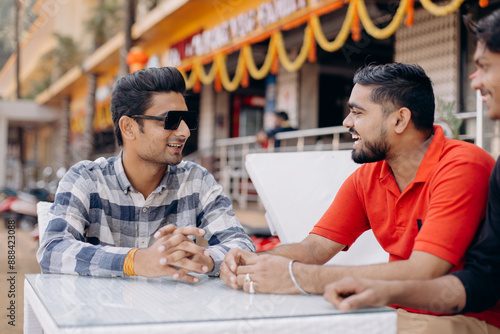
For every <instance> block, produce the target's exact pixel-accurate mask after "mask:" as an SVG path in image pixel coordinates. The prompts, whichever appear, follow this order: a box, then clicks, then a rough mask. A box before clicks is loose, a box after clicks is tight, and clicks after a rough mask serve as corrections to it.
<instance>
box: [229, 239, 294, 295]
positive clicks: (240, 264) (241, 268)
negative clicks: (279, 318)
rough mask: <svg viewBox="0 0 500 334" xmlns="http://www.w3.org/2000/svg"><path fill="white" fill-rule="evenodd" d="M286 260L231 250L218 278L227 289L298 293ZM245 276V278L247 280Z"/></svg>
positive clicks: (280, 257)
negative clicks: (228, 287)
mask: <svg viewBox="0 0 500 334" xmlns="http://www.w3.org/2000/svg"><path fill="white" fill-rule="evenodd" d="M289 263H290V259H288V258H285V257H282V256H278V255H267V254H263V255H257V254H255V253H252V252H248V251H245V250H241V249H236V248H235V249H231V250H230V251H229V252H228V253H227V254H226V257H225V258H224V261H223V262H222V264H221V267H220V269H221V275H220V278H221V279H222V280H223V281H224V282H225V283H226V284H227V285H228V286H230V287H231V288H233V289H240V288H242V289H243V290H244V291H246V292H249V290H250V281H252V287H253V289H254V290H255V291H256V292H259V293H280V294H292V293H299V290H298V289H297V288H296V287H295V285H294V284H293V281H292V279H291V277H290V275H289V273H288V264H289ZM247 274H248V277H249V279H246V278H247Z"/></svg>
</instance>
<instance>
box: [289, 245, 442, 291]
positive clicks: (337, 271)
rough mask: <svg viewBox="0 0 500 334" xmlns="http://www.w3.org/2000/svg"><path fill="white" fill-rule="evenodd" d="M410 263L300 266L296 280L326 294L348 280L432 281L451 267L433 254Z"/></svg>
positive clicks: (424, 255)
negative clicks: (326, 290)
mask: <svg viewBox="0 0 500 334" xmlns="http://www.w3.org/2000/svg"><path fill="white" fill-rule="evenodd" d="M419 255H421V256H418V255H416V256H413V255H412V257H413V258H410V259H408V260H402V261H393V262H389V263H380V264H372V265H364V266H318V265H306V264H303V263H298V264H297V266H296V268H297V269H296V272H295V275H296V278H297V280H298V283H299V285H300V286H301V287H302V288H303V289H305V290H306V291H307V292H310V293H317V294H323V293H324V292H325V291H324V289H325V286H326V285H327V284H329V283H332V282H336V281H338V280H340V279H342V278H344V277H349V276H350V277H358V278H369V279H377V280H411V279H419V280H425V279H432V278H436V277H439V276H442V275H444V274H446V273H447V272H448V271H449V270H450V269H451V264H449V263H448V262H446V261H444V260H441V259H438V258H436V257H434V256H433V255H430V254H419Z"/></svg>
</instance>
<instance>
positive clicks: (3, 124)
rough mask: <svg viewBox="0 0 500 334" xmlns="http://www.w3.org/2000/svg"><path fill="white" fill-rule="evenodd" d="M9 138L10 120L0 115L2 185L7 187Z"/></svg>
mask: <svg viewBox="0 0 500 334" xmlns="http://www.w3.org/2000/svg"><path fill="white" fill-rule="evenodd" d="M8 138H9V121H8V120H7V118H6V117H5V116H2V115H0V157H1V159H0V187H5V185H6V179H5V175H6V173H7V141H8Z"/></svg>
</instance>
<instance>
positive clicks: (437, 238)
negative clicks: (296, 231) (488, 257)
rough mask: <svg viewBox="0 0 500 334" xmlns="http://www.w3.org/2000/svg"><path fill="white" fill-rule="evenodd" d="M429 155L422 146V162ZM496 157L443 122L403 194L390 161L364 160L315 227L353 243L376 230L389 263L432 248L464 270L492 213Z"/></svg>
mask: <svg viewBox="0 0 500 334" xmlns="http://www.w3.org/2000/svg"><path fill="white" fill-rule="evenodd" d="M422 154H424V153H423V152H419V151H416V152H415V154H414V155H413V156H415V158H416V161H415V162H412V161H411V159H410V160H408V161H407V163H408V165H409V166H411V164H412V163H417V164H418V159H417V158H418V157H421V155H422ZM494 164H495V160H494V159H493V158H492V157H491V156H490V155H489V154H488V153H487V152H486V151H484V150H483V149H481V148H479V147H477V146H476V145H473V144H470V143H466V142H463V141H458V140H452V139H448V138H446V137H445V136H444V133H443V130H442V129H441V127H439V126H435V127H434V138H433V139H432V142H431V144H430V145H429V148H428V149H427V151H426V152H425V155H424V157H423V159H422V161H421V163H420V165H419V167H418V171H417V174H416V176H415V180H414V181H413V182H412V183H410V184H409V185H408V186H407V187H406V189H404V191H403V192H401V191H400V190H399V187H398V185H397V183H396V180H395V179H394V176H393V175H392V170H391V168H390V166H389V165H388V164H387V162H385V161H380V162H375V163H368V164H364V165H363V166H361V167H360V168H358V169H357V170H356V171H355V172H354V173H353V174H352V175H351V176H350V177H349V178H348V179H347V180H346V181H345V182H344V184H343V185H342V187H341V188H340V190H339V192H338V193H337V196H336V197H335V200H334V201H333V203H332V204H331V206H330V207H329V208H328V210H327V211H326V213H325V214H324V215H323V217H322V218H321V219H320V221H319V222H318V223H317V224H316V226H315V227H314V228H313V230H312V231H311V233H314V234H318V235H320V236H323V237H325V238H328V239H331V240H334V241H336V242H339V243H341V244H344V245H348V246H350V245H351V244H352V243H353V242H354V241H355V240H356V239H357V238H358V236H359V235H361V233H363V232H364V231H365V230H367V229H370V228H371V229H372V230H373V233H374V234H375V237H376V238H377V240H378V242H379V243H380V244H381V245H382V247H383V248H384V249H385V250H386V251H387V252H388V253H389V254H390V257H389V261H396V260H402V259H408V258H409V257H410V255H411V253H412V252H413V251H414V250H418V251H424V252H427V253H430V254H433V255H435V256H438V257H440V258H442V259H443V260H446V261H448V262H450V263H452V264H453V265H454V268H453V270H456V269H458V268H461V266H462V265H463V260H464V259H463V258H464V254H465V251H466V250H467V248H468V247H469V244H470V243H471V241H472V239H473V237H474V235H475V233H476V229H477V228H478V225H479V223H480V222H481V220H482V219H483V218H484V217H485V212H486V203H487V196H488V179H489V176H490V173H491V170H492V169H493V166H494Z"/></svg>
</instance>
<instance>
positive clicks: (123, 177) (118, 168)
mask: <svg viewBox="0 0 500 334" xmlns="http://www.w3.org/2000/svg"><path fill="white" fill-rule="evenodd" d="M122 157H123V150H121V151H120V154H118V156H117V157H116V159H115V162H114V163H113V167H114V169H115V173H116V178H117V179H118V184H119V185H120V188H121V189H122V191H123V192H124V193H125V194H127V193H128V192H129V191H131V190H134V191H135V189H134V187H132V183H130V181H129V179H128V178H127V174H125V169H124V168H123V159H122ZM174 167H175V166H174ZM170 170H171V168H170V166H167V170H166V171H165V175H163V178H162V179H161V181H160V184H158V187H156V189H155V190H154V191H153V193H159V192H161V191H163V190H165V189H167V180H168V174H169V172H170Z"/></svg>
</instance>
